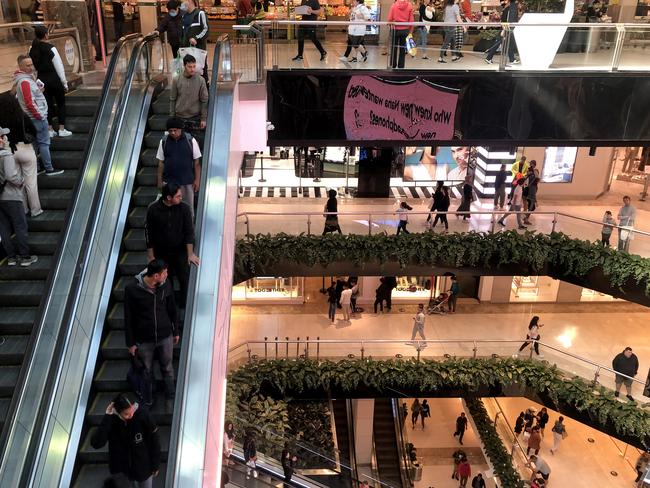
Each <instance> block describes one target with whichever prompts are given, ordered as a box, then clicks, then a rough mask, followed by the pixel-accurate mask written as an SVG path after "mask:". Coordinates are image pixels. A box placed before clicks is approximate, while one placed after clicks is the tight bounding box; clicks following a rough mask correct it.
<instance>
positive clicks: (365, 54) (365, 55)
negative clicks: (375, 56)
mask: <svg viewBox="0 0 650 488" xmlns="http://www.w3.org/2000/svg"><path fill="white" fill-rule="evenodd" d="M361 56H363V62H364V63H365V62H366V61H368V51H366V52H363V53H361Z"/></svg>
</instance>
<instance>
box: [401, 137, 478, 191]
mask: <svg viewBox="0 0 650 488" xmlns="http://www.w3.org/2000/svg"><path fill="white" fill-rule="evenodd" d="M405 150H406V152H405V157H404V176H403V179H404V181H445V182H447V183H448V184H453V183H454V182H456V183H459V182H462V181H463V180H464V179H465V176H466V175H467V167H468V164H469V155H470V148H469V147H468V146H448V147H442V146H441V147H407V148H405Z"/></svg>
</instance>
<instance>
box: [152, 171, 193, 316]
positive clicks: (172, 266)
mask: <svg viewBox="0 0 650 488" xmlns="http://www.w3.org/2000/svg"><path fill="white" fill-rule="evenodd" d="M144 231H145V237H146V240H147V259H148V260H149V261H152V260H154V259H162V260H163V261H165V262H166V263H167V265H168V267H169V268H168V271H169V278H170V281H171V280H172V279H173V278H176V279H177V280H178V284H179V286H180V289H181V295H180V300H179V306H180V308H185V300H186V298H187V284H188V281H189V279H190V265H191V264H195V265H197V266H198V265H199V258H198V257H197V256H196V254H194V223H193V221H192V212H191V210H190V207H189V205H188V204H187V203H185V202H183V201H182V193H181V189H180V186H179V185H177V184H176V183H165V184H164V185H163V187H162V196H161V197H160V198H159V199H158V200H156V201H155V202H154V203H152V204H151V205H149V208H148V209H147V221H146V223H145V228H144Z"/></svg>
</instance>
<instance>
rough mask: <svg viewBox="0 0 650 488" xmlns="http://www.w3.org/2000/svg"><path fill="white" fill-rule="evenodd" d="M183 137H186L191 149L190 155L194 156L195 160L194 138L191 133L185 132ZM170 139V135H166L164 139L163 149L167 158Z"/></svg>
mask: <svg viewBox="0 0 650 488" xmlns="http://www.w3.org/2000/svg"><path fill="white" fill-rule="evenodd" d="M183 136H184V137H185V141H187V145H188V146H189V147H190V153H191V154H192V159H194V157H193V156H194V144H192V140H193V139H194V137H192V134H190V133H189V132H185V131H183ZM168 138H169V134H165V135H164V136H163V138H162V149H163V154H164V155H165V158H167V139H168Z"/></svg>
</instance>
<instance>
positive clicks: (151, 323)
mask: <svg viewBox="0 0 650 488" xmlns="http://www.w3.org/2000/svg"><path fill="white" fill-rule="evenodd" d="M143 279H144V271H143V272H142V273H140V274H139V275H137V276H136V277H135V279H134V280H133V282H132V283H129V284H128V285H126V288H125V289H124V327H125V330H124V336H125V338H126V347H131V346H133V345H135V344H142V343H143V342H158V341H160V340H162V339H166V338H167V337H169V336H170V335H174V336H176V335H179V332H178V325H177V324H178V311H177V310H176V302H175V301H174V289H173V288H172V285H171V283H170V282H169V280H168V281H166V282H165V283H163V284H162V285H160V286H158V287H157V288H156V289H155V290H151V289H150V288H149V287H148V286H147V285H146V284H145V283H144V281H143Z"/></svg>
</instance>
